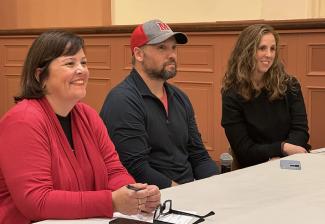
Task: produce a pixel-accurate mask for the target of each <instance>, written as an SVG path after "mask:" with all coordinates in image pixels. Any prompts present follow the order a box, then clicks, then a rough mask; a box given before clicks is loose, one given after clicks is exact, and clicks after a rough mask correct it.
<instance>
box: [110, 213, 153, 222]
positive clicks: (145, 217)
mask: <svg viewBox="0 0 325 224" xmlns="http://www.w3.org/2000/svg"><path fill="white" fill-rule="evenodd" d="M113 217H114V218H117V217H121V218H128V219H134V220H140V221H145V222H150V223H152V222H153V213H144V212H141V213H140V214H137V215H123V214H122V213H119V212H114V214H113Z"/></svg>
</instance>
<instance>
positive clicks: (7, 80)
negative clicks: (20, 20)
mask: <svg viewBox="0 0 325 224" xmlns="http://www.w3.org/2000/svg"><path fill="white" fill-rule="evenodd" d="M31 42H32V38H17V39H15V38H3V39H0V52H1V60H0V82H1V83H0V104H1V105H3V106H0V114H1V115H2V114H4V113H5V112H6V111H7V110H8V109H9V108H10V107H12V106H13V105H14V100H13V96H15V95H17V94H19V85H20V74H21V70H22V67H23V64H24V60H25V57H26V54H27V52H28V49H29V47H30V45H31Z"/></svg>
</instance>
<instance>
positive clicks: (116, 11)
mask: <svg viewBox="0 0 325 224" xmlns="http://www.w3.org/2000/svg"><path fill="white" fill-rule="evenodd" d="M111 4H112V5H111V7H112V24H116V25H126V24H138V23H142V22H143V21H146V20H149V19H152V18H159V19H162V20H163V21H165V22H167V23H190V22H215V21H232V20H259V19H267V20H279V19H280V20H281V19H307V18H322V17H325V0H204V1H198V0H164V1H157V0H136V1H133V0H112V1H111Z"/></svg>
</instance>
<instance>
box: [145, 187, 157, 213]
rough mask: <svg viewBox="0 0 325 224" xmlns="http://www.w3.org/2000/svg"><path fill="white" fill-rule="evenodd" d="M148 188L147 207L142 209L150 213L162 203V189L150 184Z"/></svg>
mask: <svg viewBox="0 0 325 224" xmlns="http://www.w3.org/2000/svg"><path fill="white" fill-rule="evenodd" d="M147 190H148V197H147V201H146V203H145V208H144V209H143V210H142V211H144V212H148V213H150V212H153V211H154V210H155V209H156V208H157V206H158V205H159V204H160V191H159V188H158V187H157V186H156V185H148V186H147Z"/></svg>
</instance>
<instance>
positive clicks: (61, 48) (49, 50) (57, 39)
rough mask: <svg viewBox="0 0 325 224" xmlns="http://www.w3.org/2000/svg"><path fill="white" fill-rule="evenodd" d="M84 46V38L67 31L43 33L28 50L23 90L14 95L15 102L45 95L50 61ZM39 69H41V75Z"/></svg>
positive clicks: (22, 82) (70, 53)
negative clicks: (38, 72) (45, 83)
mask: <svg viewBox="0 0 325 224" xmlns="http://www.w3.org/2000/svg"><path fill="white" fill-rule="evenodd" d="M83 47H84V41H83V39H82V38H81V37H79V36H77V35H76V34H73V33H70V32H66V31H48V32H45V33H42V34H41V35H40V36H39V37H38V38H36V40H35V41H34V42H33V44H32V46H31V48H30V49H29V51H28V54H27V57H26V59H25V63H24V67H23V71H22V75H21V83H20V85H21V92H20V95H19V96H15V97H14V100H15V102H16V103H17V102H19V101H21V100H23V99H40V98H42V97H44V96H45V94H46V89H45V87H44V82H45V80H46V79H47V78H48V76H49V65H50V63H51V62H52V61H53V60H54V59H56V58H58V57H60V56H67V55H74V54H76V53H77V52H78V51H79V50H80V49H81V48H83ZM37 69H40V74H39V75H37V74H36V73H37V72H36V71H37Z"/></svg>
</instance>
